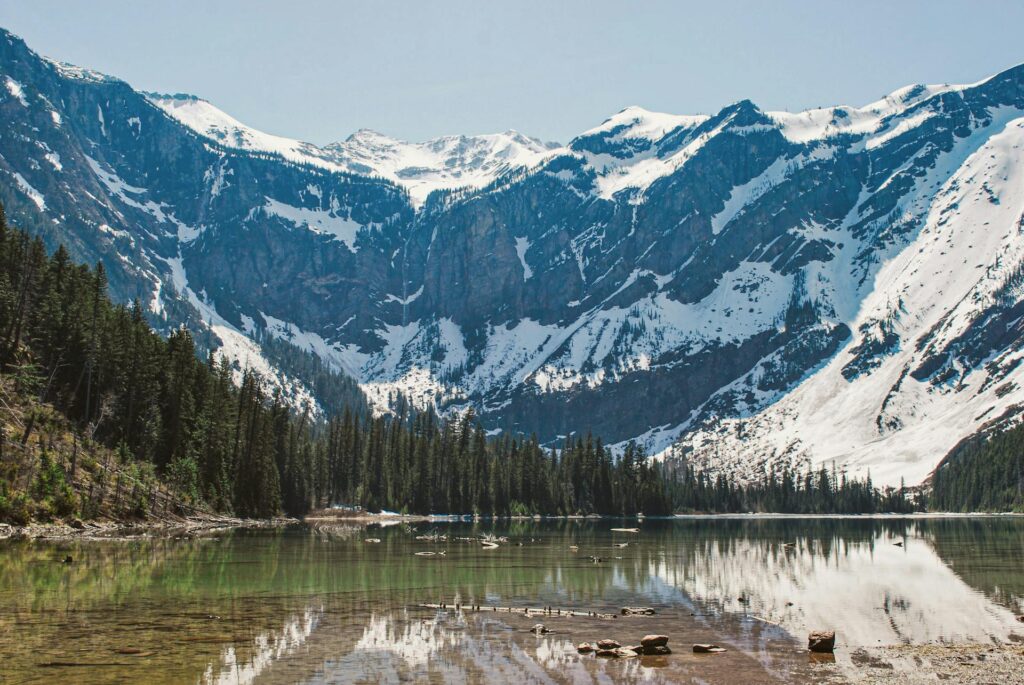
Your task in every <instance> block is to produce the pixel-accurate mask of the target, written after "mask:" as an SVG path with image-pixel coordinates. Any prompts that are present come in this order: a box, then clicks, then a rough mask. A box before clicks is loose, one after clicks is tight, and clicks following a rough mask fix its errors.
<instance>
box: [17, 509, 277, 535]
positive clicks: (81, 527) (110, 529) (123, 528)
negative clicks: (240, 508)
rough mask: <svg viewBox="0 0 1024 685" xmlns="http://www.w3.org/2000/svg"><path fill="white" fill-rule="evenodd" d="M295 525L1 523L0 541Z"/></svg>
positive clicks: (201, 520)
mask: <svg viewBox="0 0 1024 685" xmlns="http://www.w3.org/2000/svg"><path fill="white" fill-rule="evenodd" d="M293 523H297V521H296V520H295V519H290V518H273V519H241V518H235V517H232V516H220V515H217V514H197V515H194V516H187V517H173V518H170V517H167V518H152V519H144V520H138V521H114V520H105V519H104V520H92V521H80V520H78V519H70V520H67V521H54V522H48V523H40V522H33V523H29V524H26V525H24V526H15V525H11V524H8V523H0V540H70V539H104V540H110V539H115V538H125V537H147V536H175V535H197V534H201V533H207V532H215V531H221V530H227V529H230V528H274V527H279V526H284V525H289V524H293Z"/></svg>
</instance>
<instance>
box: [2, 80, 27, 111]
mask: <svg viewBox="0 0 1024 685" xmlns="http://www.w3.org/2000/svg"><path fill="white" fill-rule="evenodd" d="M4 85H5V86H6V87H7V92H8V93H10V94H11V97H13V98H14V99H15V100H17V101H18V102H20V103H21V106H22V107H28V100H26V99H25V87H24V86H22V85H21V84H20V83H18V82H17V81H15V80H14V79H12V78H11V77H10V76H6V77H4Z"/></svg>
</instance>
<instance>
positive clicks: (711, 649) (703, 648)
mask: <svg viewBox="0 0 1024 685" xmlns="http://www.w3.org/2000/svg"><path fill="white" fill-rule="evenodd" d="M693 651H694V653H695V654H718V653H720V652H724V651H725V648H724V647H719V646H718V645H708V644H696V645H694V646H693Z"/></svg>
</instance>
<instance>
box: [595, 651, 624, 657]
mask: <svg viewBox="0 0 1024 685" xmlns="http://www.w3.org/2000/svg"><path fill="white" fill-rule="evenodd" d="M594 655H595V656H603V657H609V656H611V657H615V656H618V654H616V653H615V650H614V649H599V650H597V651H596V652H594Z"/></svg>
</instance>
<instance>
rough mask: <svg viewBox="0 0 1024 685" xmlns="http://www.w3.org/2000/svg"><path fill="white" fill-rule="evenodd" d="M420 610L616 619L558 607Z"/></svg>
mask: <svg viewBox="0 0 1024 685" xmlns="http://www.w3.org/2000/svg"><path fill="white" fill-rule="evenodd" d="M417 606H418V607H419V608H421V609H454V610H455V611H473V612H479V613H484V612H495V613H501V614H522V615H524V616H527V617H529V616H567V617H573V616H576V617H582V618H618V616H617V615H615V614H604V613H600V612H597V611H577V610H575V609H560V608H558V607H541V608H537V607H499V606H486V605H481V604H418V605H417Z"/></svg>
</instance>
